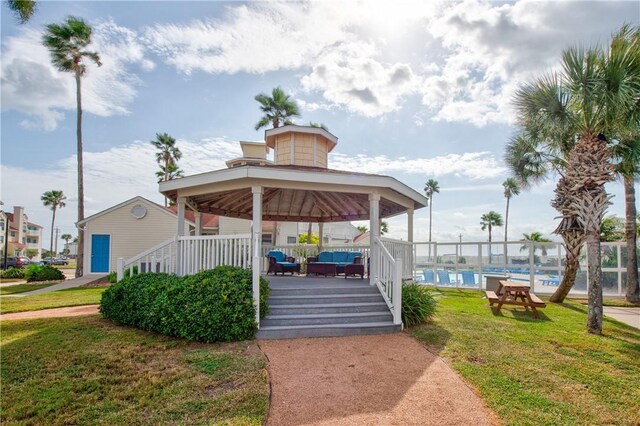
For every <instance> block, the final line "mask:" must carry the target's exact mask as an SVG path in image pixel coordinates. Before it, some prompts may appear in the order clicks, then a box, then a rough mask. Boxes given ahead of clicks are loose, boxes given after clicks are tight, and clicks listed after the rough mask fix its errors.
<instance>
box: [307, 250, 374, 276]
mask: <svg viewBox="0 0 640 426" xmlns="http://www.w3.org/2000/svg"><path fill="white" fill-rule="evenodd" d="M348 265H362V253H360V252H352V251H323V252H320V253H318V255H317V256H313V257H308V258H307V276H309V275H310V274H315V275H320V274H321V275H325V276H327V275H334V276H335V275H340V274H346V273H347V272H350V273H352V274H354V273H355V274H357V275H361V277H362V276H364V267H363V268H360V269H362V270H361V271H360V270H358V271H357V272H354V270H353V268H352V267H349V271H347V270H346V269H347V266H348Z"/></svg>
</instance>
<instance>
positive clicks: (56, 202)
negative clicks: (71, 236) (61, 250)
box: [40, 189, 67, 253]
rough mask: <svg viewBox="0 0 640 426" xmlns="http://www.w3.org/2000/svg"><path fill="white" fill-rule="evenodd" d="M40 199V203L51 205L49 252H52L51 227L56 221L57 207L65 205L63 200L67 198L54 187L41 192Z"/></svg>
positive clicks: (46, 205) (53, 226)
mask: <svg viewBox="0 0 640 426" xmlns="http://www.w3.org/2000/svg"><path fill="white" fill-rule="evenodd" d="M40 199H41V200H42V203H43V204H44V205H45V207H51V210H53V217H52V218H51V245H50V246H49V252H50V253H53V228H55V223H56V210H57V209H59V208H60V209H61V208H63V207H64V206H65V205H66V204H65V202H64V201H65V200H66V199H67V197H65V195H64V193H63V192H62V191H57V190H55V189H54V190H52V191H47V192H45V193H44V194H42V197H40Z"/></svg>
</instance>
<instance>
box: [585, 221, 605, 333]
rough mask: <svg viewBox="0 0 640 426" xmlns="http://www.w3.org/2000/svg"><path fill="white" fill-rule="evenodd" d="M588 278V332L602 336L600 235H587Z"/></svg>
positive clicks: (597, 233)
mask: <svg viewBox="0 0 640 426" xmlns="http://www.w3.org/2000/svg"><path fill="white" fill-rule="evenodd" d="M586 240H587V263H588V268H587V276H588V277H589V290H588V301H589V305H588V308H587V331H588V332H589V333H593V334H602V268H601V266H600V262H601V259H600V233H599V232H593V231H590V232H588V233H587V238H586Z"/></svg>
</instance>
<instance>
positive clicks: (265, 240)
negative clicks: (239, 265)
mask: <svg viewBox="0 0 640 426" xmlns="http://www.w3.org/2000/svg"><path fill="white" fill-rule="evenodd" d="M262 244H273V235H272V234H262Z"/></svg>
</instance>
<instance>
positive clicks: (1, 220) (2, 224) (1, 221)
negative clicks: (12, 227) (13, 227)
mask: <svg viewBox="0 0 640 426" xmlns="http://www.w3.org/2000/svg"><path fill="white" fill-rule="evenodd" d="M0 229H3V230H4V219H0Z"/></svg>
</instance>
